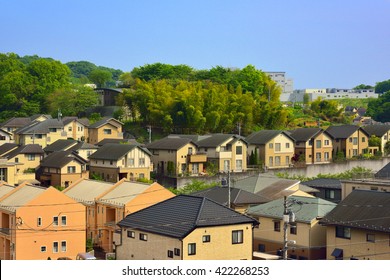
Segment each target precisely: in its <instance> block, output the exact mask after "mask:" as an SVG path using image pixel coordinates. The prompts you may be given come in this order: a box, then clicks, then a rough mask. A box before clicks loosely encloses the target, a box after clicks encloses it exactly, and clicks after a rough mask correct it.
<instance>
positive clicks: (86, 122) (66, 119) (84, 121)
mask: <svg viewBox="0 0 390 280" xmlns="http://www.w3.org/2000/svg"><path fill="white" fill-rule="evenodd" d="M62 121H63V123H64V125H67V124H69V123H71V122H73V121H77V122H78V123H80V124H82V125H84V126H86V127H88V126H89V120H88V119H87V118H82V119H79V118H78V117H63V118H62Z"/></svg>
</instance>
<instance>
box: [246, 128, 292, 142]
mask: <svg viewBox="0 0 390 280" xmlns="http://www.w3.org/2000/svg"><path fill="white" fill-rule="evenodd" d="M281 133H283V134H285V135H286V136H287V137H288V138H290V139H291V140H294V139H293V138H291V136H290V135H289V134H288V133H285V132H283V131H282V130H260V131H256V132H253V133H251V134H250V135H248V136H247V137H246V141H247V142H248V143H249V144H253V145H265V144H267V143H268V142H269V141H270V140H272V139H274V138H275V137H276V136H278V135H279V134H281Z"/></svg>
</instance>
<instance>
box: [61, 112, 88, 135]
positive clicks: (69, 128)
mask: <svg viewBox="0 0 390 280" xmlns="http://www.w3.org/2000/svg"><path fill="white" fill-rule="evenodd" d="M62 121H63V123H64V131H65V132H66V134H67V138H68V139H74V140H77V141H86V140H87V139H88V126H89V120H88V119H79V118H77V117H64V118H63V119H62Z"/></svg>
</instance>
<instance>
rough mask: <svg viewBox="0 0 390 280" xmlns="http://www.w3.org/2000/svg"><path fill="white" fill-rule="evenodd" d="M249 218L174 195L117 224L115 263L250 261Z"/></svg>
mask: <svg viewBox="0 0 390 280" xmlns="http://www.w3.org/2000/svg"><path fill="white" fill-rule="evenodd" d="M257 225H258V222H257V221H256V220H255V219H252V218H250V217H248V216H245V215H243V214H240V213H238V212H236V211H234V210H232V209H230V208H227V207H225V206H222V205H220V204H218V203H216V202H214V201H212V200H210V199H207V198H205V197H195V196H188V195H179V196H175V197H172V198H170V199H167V200H165V201H162V202H160V203H157V204H155V205H153V206H150V207H148V208H145V209H142V210H140V211H138V212H135V213H133V214H130V215H127V216H126V217H125V218H124V219H123V220H122V221H120V222H119V223H118V226H119V227H120V237H118V238H117V239H116V240H117V241H116V244H117V246H116V256H117V259H119V260H170V259H171V260H222V259H224V260H244V259H246V260H251V259H252V241H253V228H254V227H255V226H257Z"/></svg>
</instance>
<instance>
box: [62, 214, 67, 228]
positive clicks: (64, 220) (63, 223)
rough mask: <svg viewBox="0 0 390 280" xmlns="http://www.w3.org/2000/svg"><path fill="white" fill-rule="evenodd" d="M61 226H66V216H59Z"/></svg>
mask: <svg viewBox="0 0 390 280" xmlns="http://www.w3.org/2000/svg"><path fill="white" fill-rule="evenodd" d="M61 225H62V226H66V216H61Z"/></svg>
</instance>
